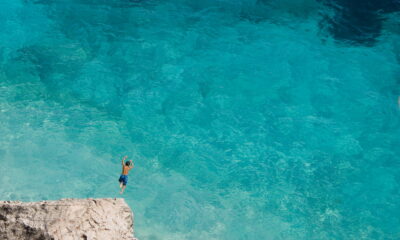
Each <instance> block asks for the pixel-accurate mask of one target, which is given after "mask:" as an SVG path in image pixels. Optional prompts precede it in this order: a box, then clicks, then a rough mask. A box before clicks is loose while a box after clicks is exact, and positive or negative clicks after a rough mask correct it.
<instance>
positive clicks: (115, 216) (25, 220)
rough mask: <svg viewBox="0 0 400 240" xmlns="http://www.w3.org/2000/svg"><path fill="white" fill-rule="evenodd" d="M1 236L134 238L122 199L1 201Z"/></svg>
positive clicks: (91, 239) (18, 239)
mask: <svg viewBox="0 0 400 240" xmlns="http://www.w3.org/2000/svg"><path fill="white" fill-rule="evenodd" d="M0 239H2V240H3V239H7V240H8V239H9V240H25V239H26V240H28V239H29V240H50V239H54V240H69V239H71V240H85V239H86V240H114V239H115V240H135V238H134V237H133V213H132V211H131V209H130V208H129V206H128V205H127V204H126V202H125V201H124V200H123V199H111V198H108V199H107V198H106V199H61V200H58V201H41V202H26V203H25V202H13V201H0Z"/></svg>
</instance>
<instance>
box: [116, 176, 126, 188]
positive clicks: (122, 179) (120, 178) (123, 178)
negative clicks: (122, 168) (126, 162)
mask: <svg viewBox="0 0 400 240" xmlns="http://www.w3.org/2000/svg"><path fill="white" fill-rule="evenodd" d="M118 181H119V182H120V183H121V182H122V184H123V185H124V186H126V184H127V183H128V175H122V174H121V176H120V177H119V180H118Z"/></svg>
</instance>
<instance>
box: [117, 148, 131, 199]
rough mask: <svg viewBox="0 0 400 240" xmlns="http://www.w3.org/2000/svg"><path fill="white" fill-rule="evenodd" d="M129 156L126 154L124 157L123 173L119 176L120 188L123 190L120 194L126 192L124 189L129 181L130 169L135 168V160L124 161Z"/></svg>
mask: <svg viewBox="0 0 400 240" xmlns="http://www.w3.org/2000/svg"><path fill="white" fill-rule="evenodd" d="M127 158H128V156H125V157H123V158H122V161H121V163H122V174H121V176H120V177H119V180H118V181H119V188H121V191H120V192H119V193H120V194H123V193H124V190H125V188H126V184H127V183H128V173H129V171H130V170H131V169H132V168H133V162H132V160H129V161H127V162H124V161H125V159H127Z"/></svg>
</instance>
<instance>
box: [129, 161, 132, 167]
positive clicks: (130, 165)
mask: <svg viewBox="0 0 400 240" xmlns="http://www.w3.org/2000/svg"><path fill="white" fill-rule="evenodd" d="M129 161H130V162H131V164H130V167H129V169H132V168H133V162H132V160H129Z"/></svg>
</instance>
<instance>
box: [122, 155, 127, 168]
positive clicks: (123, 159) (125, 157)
mask: <svg viewBox="0 0 400 240" xmlns="http://www.w3.org/2000/svg"><path fill="white" fill-rule="evenodd" d="M127 158H128V156H124V157H123V158H122V160H121V163H122V166H124V164H125V163H124V161H125V159H127Z"/></svg>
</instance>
